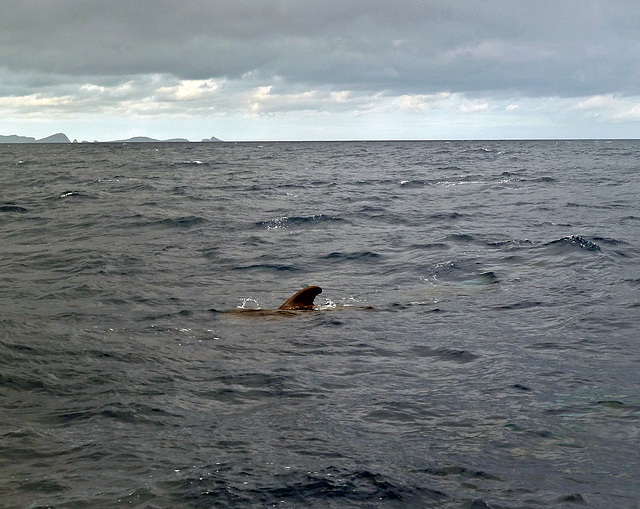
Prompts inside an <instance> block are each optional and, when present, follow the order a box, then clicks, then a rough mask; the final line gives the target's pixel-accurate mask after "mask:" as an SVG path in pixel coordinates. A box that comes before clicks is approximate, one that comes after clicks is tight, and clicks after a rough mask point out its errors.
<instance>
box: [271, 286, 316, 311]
mask: <svg viewBox="0 0 640 509" xmlns="http://www.w3.org/2000/svg"><path fill="white" fill-rule="evenodd" d="M321 293H322V288H320V287H319V286H307V287H306V288H303V289H302V290H299V291H297V292H296V293H294V294H293V295H292V296H291V297H289V298H288V299H287V300H286V301H285V303H284V304H282V306H280V307H279V308H278V309H280V310H283V311H293V310H305V311H308V310H311V309H315V304H314V303H313V301H314V299H315V298H316V297H317V296H318V295H319V294H321Z"/></svg>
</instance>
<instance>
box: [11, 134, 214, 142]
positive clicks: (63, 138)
mask: <svg viewBox="0 0 640 509" xmlns="http://www.w3.org/2000/svg"><path fill="white" fill-rule="evenodd" d="M221 141H222V140H220V139H218V138H216V137H215V136H212V137H211V138H205V139H203V140H202V141H201V143H215V142H221ZM0 143H78V141H77V140H73V142H72V141H71V140H69V138H68V137H67V135H66V134H64V133H56V134H52V135H51V136H47V137H46V138H42V139H39V140H37V139H35V138H33V137H31V136H18V135H15V134H12V135H9V136H3V135H0ZM82 143H91V142H88V141H83V142H82ZM93 143H190V141H189V140H187V139H186V138H171V139H169V140H156V139H154V138H148V137H147V136H134V137H133V138H128V139H126V140H112V141H102V142H101V141H95V142H93Z"/></svg>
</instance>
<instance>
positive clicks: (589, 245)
mask: <svg viewBox="0 0 640 509" xmlns="http://www.w3.org/2000/svg"><path fill="white" fill-rule="evenodd" d="M554 245H558V246H573V247H579V248H580V249H584V250H586V251H600V250H601V248H600V246H599V245H598V244H596V243H595V242H591V241H590V240H587V239H585V238H583V237H580V236H579V235H569V236H567V237H562V238H561V239H557V240H552V241H551V242H547V243H546V244H545V246H554Z"/></svg>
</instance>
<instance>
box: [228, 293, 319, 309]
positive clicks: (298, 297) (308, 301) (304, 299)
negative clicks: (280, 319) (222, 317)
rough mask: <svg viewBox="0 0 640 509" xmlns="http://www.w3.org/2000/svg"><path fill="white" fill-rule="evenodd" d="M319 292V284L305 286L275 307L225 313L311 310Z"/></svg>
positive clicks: (315, 307) (314, 307)
mask: <svg viewBox="0 0 640 509" xmlns="http://www.w3.org/2000/svg"><path fill="white" fill-rule="evenodd" d="M321 293H322V288H320V287H319V286H307V287H305V288H303V289H302V290H298V291H297V292H296V293H294V294H293V295H292V296H291V297H289V298H288V299H287V300H286V301H284V303H283V304H282V305H281V306H280V307H279V308H277V309H244V308H236V309H232V310H230V311H227V313H233V314H234V315H238V314H241V315H246V316H281V315H293V314H298V311H303V312H304V311H313V310H314V309H317V306H316V305H315V304H314V300H315V298H316V297H317V296H318V295H319V294H321Z"/></svg>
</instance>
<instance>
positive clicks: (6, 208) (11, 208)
mask: <svg viewBox="0 0 640 509" xmlns="http://www.w3.org/2000/svg"><path fill="white" fill-rule="evenodd" d="M28 211H29V209H26V208H25V207H21V206H20V205H12V204H8V205H0V212H20V213H21V212H28Z"/></svg>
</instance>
